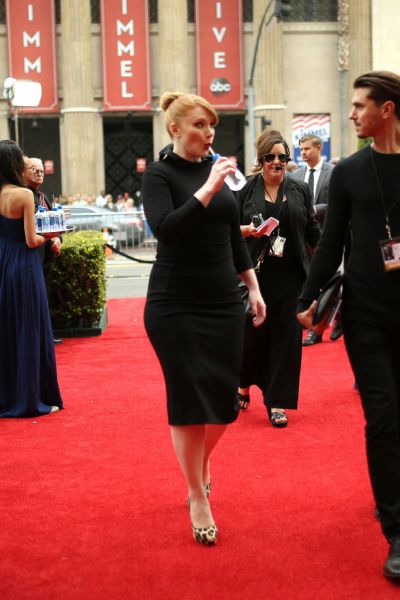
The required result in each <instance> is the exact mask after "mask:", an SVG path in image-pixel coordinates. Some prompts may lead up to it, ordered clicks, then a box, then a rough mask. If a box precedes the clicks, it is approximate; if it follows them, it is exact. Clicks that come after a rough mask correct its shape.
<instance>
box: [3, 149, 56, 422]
mask: <svg viewBox="0 0 400 600" xmlns="http://www.w3.org/2000/svg"><path fill="white" fill-rule="evenodd" d="M23 172H24V161H23V156H22V152H21V149H20V148H19V146H18V145H17V144H16V143H15V142H12V141H11V140H3V141H0V331H1V344H0V417H3V418H4V417H36V416H40V415H46V414H48V413H51V412H56V411H57V410H59V409H60V408H63V403H62V400H61V396H60V390H59V387H58V382H57V372H56V361H55V353H54V341H53V333H52V328H51V323H50V314H49V308H48V304H47V294H46V287H45V283H44V278H43V270H42V264H41V260H40V253H39V248H40V246H42V245H43V244H44V243H45V242H46V239H45V238H44V237H43V236H41V235H37V234H36V232H35V219H34V206H35V204H34V200H33V194H32V192H31V191H30V190H27V189H26V188H24V187H23V185H24V184H23V179H22V178H23Z"/></svg>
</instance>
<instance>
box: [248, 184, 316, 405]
mask: <svg viewBox="0 0 400 600" xmlns="http://www.w3.org/2000/svg"><path fill="white" fill-rule="evenodd" d="M284 189H285V201H284V202H282V203H281V204H280V206H279V204H273V203H271V202H266V201H265V198H264V185H263V180H262V177H261V176H260V175H259V176H257V177H256V179H255V180H254V182H253V183H252V182H251V181H249V184H248V187H247V188H244V190H243V192H242V193H239V204H240V207H241V222H242V224H244V225H246V224H248V223H250V221H251V217H252V215H254V214H260V213H261V214H262V216H263V218H264V219H267V218H268V217H275V218H277V219H278V220H279V235H280V236H282V237H284V238H286V242H285V247H284V253H283V256H282V257H277V256H270V255H269V253H268V251H267V252H266V255H265V259H264V262H263V264H262V266H261V270H260V273H259V274H258V282H259V285H260V290H261V293H262V296H263V298H264V301H265V303H266V305H267V318H266V320H265V322H264V323H263V324H262V325H261V327H258V328H257V329H255V328H254V327H251V325H250V326H249V325H247V326H246V334H245V342H244V352H243V362H242V368H241V374H240V387H243V388H247V387H250V386H251V385H253V384H254V385H257V386H258V387H259V388H260V389H261V390H262V392H263V396H264V403H265V405H266V406H267V407H268V408H292V409H295V408H297V402H298V395H299V380H300V368H301V351H302V347H301V338H302V334H301V327H300V325H299V323H298V321H297V319H296V305H297V298H298V295H299V293H300V291H301V289H302V285H303V283H304V280H305V278H306V274H307V271H308V268H309V261H310V255H309V252H308V249H307V246H306V244H307V243H308V244H309V245H310V246H316V245H317V243H318V241H319V238H320V227H319V225H318V223H317V221H316V219H315V211H314V208H313V206H312V199H311V196H310V193H309V190H308V186H307V185H305V184H304V183H302V182H296V181H293V180H291V179H288V178H286V180H285V183H284ZM247 241H248V245H249V249H250V252H251V255H252V258H253V262H254V264H255V262H256V260H257V258H258V256H259V253H260V250H261V248H262V246H263V245H264V243H265V237H262V238H258V239H256V238H254V237H251V238H247Z"/></svg>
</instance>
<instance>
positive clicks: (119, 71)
mask: <svg viewBox="0 0 400 600" xmlns="http://www.w3.org/2000/svg"><path fill="white" fill-rule="evenodd" d="M147 5H148V2H147V0H101V1H100V8H101V38H102V47H103V97H104V100H103V105H104V110H105V111H120V110H143V109H150V108H151V84H150V37H149V16H148V8H147Z"/></svg>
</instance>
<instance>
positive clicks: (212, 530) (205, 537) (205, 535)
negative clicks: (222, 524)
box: [192, 523, 218, 546]
mask: <svg viewBox="0 0 400 600" xmlns="http://www.w3.org/2000/svg"><path fill="white" fill-rule="evenodd" d="M192 531H193V537H194V539H195V541H196V542H198V543H199V544H204V545H205V546H212V545H213V544H216V542H217V537H218V529H217V526H216V525H209V526H208V527H195V526H194V525H193V523H192Z"/></svg>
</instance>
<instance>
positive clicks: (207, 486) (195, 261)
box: [0, 72, 400, 578]
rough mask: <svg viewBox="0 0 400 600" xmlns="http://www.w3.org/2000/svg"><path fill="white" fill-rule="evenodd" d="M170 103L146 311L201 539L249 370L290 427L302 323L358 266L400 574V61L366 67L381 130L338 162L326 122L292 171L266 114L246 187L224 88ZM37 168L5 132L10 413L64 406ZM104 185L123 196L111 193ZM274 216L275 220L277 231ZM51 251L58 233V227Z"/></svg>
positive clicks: (391, 559) (150, 203) (372, 458)
mask: <svg viewBox="0 0 400 600" xmlns="http://www.w3.org/2000/svg"><path fill="white" fill-rule="evenodd" d="M160 107H161V110H162V111H163V112H164V118H165V126H166V130H167V132H168V134H169V136H170V138H171V143H170V144H168V145H167V146H166V147H165V148H163V149H162V150H161V151H160V156H159V160H158V161H156V162H154V163H153V164H151V165H149V167H148V168H147V170H146V172H145V173H144V177H143V188H142V193H143V202H144V209H145V212H146V217H147V219H148V222H149V225H150V227H151V229H152V231H153V233H154V235H155V237H156V238H157V240H158V248H157V257H156V261H155V264H154V266H153V269H152V272H151V276H150V281H149V288H148V295H147V299H146V306H145V312H144V321H145V327H146V330H147V333H148V336H149V339H150V342H151V343H152V345H153V347H154V349H155V352H156V354H157V356H158V359H159V361H160V364H161V367H162V370H163V374H164V378H165V384H166V395H167V413H168V422H169V425H170V430H171V437H172V443H173V447H174V450H175V453H176V456H177V459H178V462H179V464H180V466H181V469H182V471H183V474H184V477H185V479H186V484H187V505H188V508H189V515H190V521H191V527H192V533H193V537H194V539H195V540H196V541H197V542H199V543H201V544H205V545H213V544H215V543H216V541H217V539H218V528H217V525H216V523H215V520H214V517H213V514H212V510H211V505H210V498H211V463H210V457H211V455H212V453H213V451H214V449H215V447H216V445H217V443H218V442H219V440H220V439H221V437H222V435H223V434H224V432H225V430H226V428H227V426H228V425H229V424H230V423H232V422H233V421H235V420H236V418H237V416H238V414H239V411H240V409H242V410H246V409H248V407H249V405H250V394H249V388H250V386H251V385H253V384H255V385H257V386H258V387H259V388H260V389H261V391H262V393H263V397H264V403H265V406H266V409H267V415H268V419H269V420H270V422H271V423H272V425H273V426H275V427H285V426H287V424H288V417H287V415H286V412H285V410H286V409H290V408H291V409H295V408H297V404H298V393H299V377H300V368H301V353H302V329H301V326H302V327H303V328H305V329H307V331H308V333H307V336H306V339H307V338H309V339H311V338H313V337H315V335H316V336H322V327H321V326H319V325H315V324H314V323H313V316H314V313H315V309H316V303H317V298H318V296H319V293H320V290H321V288H322V287H323V286H324V284H325V283H326V282H327V281H328V280H329V279H330V278H331V277H332V276H333V275H334V274H335V272H337V270H338V269H339V268H340V267H342V268H344V279H343V304H342V311H341V321H340V328H342V329H343V334H344V339H345V345H346V349H347V352H348V355H349V359H350V363H351V366H352V368H353V371H354V374H355V377H356V380H357V384H358V386H359V391H360V396H361V401H362V406H363V409H364V415H365V420H366V447H367V458H368V466H369V473H370V478H371V484H372V490H373V493H374V497H375V502H376V514H377V515H378V517H379V519H380V523H381V526H382V531H383V534H384V536H385V537H386V539H387V541H388V543H389V553H388V557H387V559H386V562H385V564H384V573H385V575H386V576H387V577H390V578H400V370H399V368H398V365H399V358H400V356H399V344H398V339H399V336H400V261H399V260H395V259H393V257H395V256H397V255H399V254H400V192H399V189H400V188H399V186H398V185H397V182H398V178H399V177H398V173H399V169H400V77H399V76H398V75H396V74H394V73H389V72H371V73H366V74H365V75H363V76H360V77H358V78H357V79H356V81H355V82H354V94H353V100H352V109H351V112H350V115H349V118H350V119H351V120H352V121H353V122H354V124H355V131H356V135H357V136H358V137H359V138H360V139H364V138H367V137H371V138H372V139H373V143H372V144H370V145H367V146H366V147H365V148H364V149H362V150H360V151H359V152H357V153H355V154H354V155H352V156H350V157H349V158H345V159H342V160H340V162H339V163H338V164H337V165H336V166H335V167H333V165H329V164H327V163H325V162H324V161H322V159H321V153H320V150H321V148H320V146H321V141H320V140H319V138H316V136H305V137H304V138H302V140H300V149H301V154H302V157H303V160H304V162H305V163H306V164H305V166H304V167H302V168H297V169H294V170H293V171H292V170H291V171H290V173H287V167H288V164H289V163H290V160H291V159H290V151H289V147H288V144H287V142H286V140H285V139H284V138H283V136H282V135H281V133H280V132H279V131H275V130H271V129H267V130H265V131H263V132H262V133H261V135H260V136H259V137H258V139H257V141H256V153H257V156H256V164H255V166H254V169H253V173H252V174H251V175H250V176H249V177H248V179H247V182H246V184H245V186H244V187H243V188H242V189H241V190H239V191H236V192H235V193H233V192H232V191H231V189H230V188H229V186H228V185H227V181H228V178H229V176H230V175H233V174H234V173H235V171H236V165H235V164H234V162H232V160H230V159H229V158H226V157H223V156H222V157H221V156H214V152H213V149H212V144H213V141H214V136H215V127H216V125H217V124H218V115H217V113H216V111H215V109H214V108H213V107H212V105H211V104H210V103H209V102H208V101H207V100H205V99H204V98H202V97H200V96H196V95H194V94H189V93H181V92H166V93H165V94H163V96H162V97H161V101H160ZM37 168H38V167H37V165H36V166H35V164H34V162H32V159H31V160H29V159H28V160H26V162H25V166H24V161H23V157H22V152H21V150H20V149H19V147H18V146H17V145H16V144H15V143H14V142H10V141H8V140H6V141H3V142H0V327H1V331H2V334H3V332H5V333H4V335H5V338H4V339H3V340H2V341H3V343H2V345H1V347H0V416H2V417H4V416H29V415H32V416H33V415H40V414H47V413H49V412H52V411H53V410H54V411H55V410H58V409H59V408H62V400H61V396H60V393H59V389H58V384H57V376H56V369H55V357H54V347H53V340H52V332H51V323H50V318H49V314H48V308H47V300H46V292H45V285H44V279H43V272H42V265H41V256H40V251H39V249H40V247H41V246H44V245H45V244H46V242H47V240H46V238H45V237H43V236H42V235H38V234H37V233H35V229H34V219H33V216H34V207H35V199H34V194H33V193H32V191H30V190H29V189H28V188H27V185H28V180H29V176H28V175H27V174H25V175H24V173H25V171H29V169H30V170H31V171H32V173H35V169H37ZM39 175H40V173H39ZM35 177H36V175H35V176H34V178H35ZM24 182H25V185H24ZM81 200H82V199H81V198H78V199H77V201H81ZM127 200H128V198H125V199H124V198H123V197H121V199H120V202H119V205H120V206H121V207H122V206H123V205H125V202H126V201H127ZM87 201H88V199H86V202H87ZM91 202H93V203H96V202H105V203H106V204H107V200H106V196H105V195H104V193H101V194H100V195H99V197H98V198H97V200H96V199H93V200H91ZM67 203H72V202H69V199H68V198H67ZM106 204H105V205H106ZM113 204H114V203H113ZM116 204H118V199H117V203H116ZM117 210H119V209H118V208H117ZM121 210H123V208H121ZM267 222H268V223H271V222H272V223H273V224H274V227H273V228H272V229H270V230H269V235H264V230H263V227H264V225H265V224H266V223H267ZM321 230H322V237H321ZM349 232H350V234H351V244H350V246H349V245H348V239H349ZM389 247H390V252H388V248H389ZM346 249H347V252H345V251H346ZM398 250H399V252H398ZM50 251H52V252H53V253H54V254H57V252H58V251H60V247H59V246H58V244H57V241H54V240H53V241H52V242H51V247H50ZM345 254H346V258H345V260H344V259H343V257H344V255H345ZM239 280H242V282H243V283H244V284H245V286H246V287H247V289H248V301H249V307H250V309H249V313H246V312H245V310H244V305H243V301H242V297H241V295H240V292H239V286H238V283H239ZM38 314H40V320H39V321H38V320H37V319H36V315H38ZM317 339H318V338H317ZM321 339H322V338H320V339H319V341H321ZM21 342H22V345H21ZM314 343H315V340H314ZM317 343H318V342H317ZM311 345H312V344H311ZM21 347H22V348H23V349H24V350H23V352H21ZM5 349H6V350H7V352H5ZM43 373H45V376H43Z"/></svg>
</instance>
